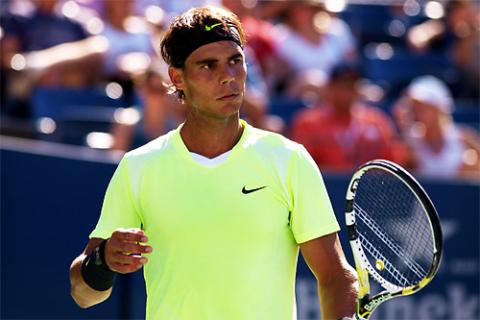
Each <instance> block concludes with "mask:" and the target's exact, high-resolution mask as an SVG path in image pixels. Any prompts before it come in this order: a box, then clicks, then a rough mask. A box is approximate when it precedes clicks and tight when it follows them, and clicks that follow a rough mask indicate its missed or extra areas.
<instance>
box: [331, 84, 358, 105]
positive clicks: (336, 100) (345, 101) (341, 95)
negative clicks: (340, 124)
mask: <svg viewBox="0 0 480 320" xmlns="http://www.w3.org/2000/svg"><path fill="white" fill-rule="evenodd" d="M327 92H328V97H329V101H330V103H331V104H332V105H333V106H334V107H335V108H337V109H341V110H344V111H347V110H349V109H350V107H351V106H352V105H353V103H354V102H355V101H356V99H357V96H358V92H357V80H356V79H343V78H342V79H337V80H335V81H332V82H330V83H329V84H328V86H327Z"/></svg>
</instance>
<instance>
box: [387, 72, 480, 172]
mask: <svg viewBox="0 0 480 320" xmlns="http://www.w3.org/2000/svg"><path fill="white" fill-rule="evenodd" d="M452 109H453V99H452V97H451V94H450V92H449V90H448V88H447V87H446V85H445V84H444V83H443V82H442V81H440V80H439V79H437V78H435V77H433V76H422V77H419V78H416V79H414V80H413V81H412V82H411V84H410V85H409V86H408V88H407V89H406V91H405V94H404V96H403V97H401V98H400V99H399V101H398V102H397V103H396V104H395V106H394V109H393V110H394V112H393V113H394V115H395V119H396V122H397V124H398V126H399V127H400V129H401V133H402V136H403V138H404V140H405V141H406V142H407V143H408V145H409V147H410V148H411V150H412V156H413V168H415V169H416V170H418V173H420V174H424V175H430V176H437V177H458V176H460V177H466V178H476V179H479V178H480V137H479V136H478V134H477V133H476V132H475V131H474V130H473V129H470V128H466V127H460V126H459V125H456V124H455V123H454V122H453V119H452V115H451V113H452Z"/></svg>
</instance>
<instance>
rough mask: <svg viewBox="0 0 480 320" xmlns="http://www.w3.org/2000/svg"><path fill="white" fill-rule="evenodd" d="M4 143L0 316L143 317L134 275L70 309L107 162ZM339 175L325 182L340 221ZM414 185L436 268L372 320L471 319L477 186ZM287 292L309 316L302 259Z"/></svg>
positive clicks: (312, 289)
mask: <svg viewBox="0 0 480 320" xmlns="http://www.w3.org/2000/svg"><path fill="white" fill-rule="evenodd" d="M13 145H14V143H5V139H4V138H2V147H1V149H0V156H1V163H0V164H1V167H0V169H1V186H2V187H1V194H0V195H1V207H0V208H1V261H0V262H1V314H0V318H2V319H4V318H12V319H15V318H16V319H19V318H22V319H33V318H35V319H39V318H44V319H46V318H48V319H80V318H84V319H85V318H88V319H92V318H95V319H112V318H114V319H118V318H129V319H133V318H143V317H144V315H145V305H144V304H145V287H144V284H143V277H142V274H141V272H137V273H135V274H132V275H129V276H121V277H119V279H118V280H119V281H118V282H117V284H116V286H115V290H114V293H113V294H112V297H110V299H109V300H108V301H106V302H104V303H102V304H100V305H98V306H95V307H93V308H90V309H87V310H82V309H80V308H79V307H77V306H76V305H75V303H74V302H73V300H72V299H71V297H70V294H69V279H68V268H69V265H70V263H71V261H72V259H73V258H74V257H75V256H76V255H78V254H79V253H80V252H81V251H82V250H83V248H84V246H85V244H86V242H87V236H88V233H89V232H90V231H91V230H92V228H93V227H94V225H95V223H96V221H97V219H98V214H99V211H100V207H101V203H102V198H103V194H104V192H105V189H106V186H107V183H108V181H109V179H110V177H111V175H112V173H113V171H114V169H115V162H114V161H110V160H108V159H103V158H102V157H100V158H98V157H91V156H85V152H84V149H79V148H70V149H68V150H67V151H66V152H63V153H62V154H57V155H55V156H54V155H45V154H42V153H44V152H45V151H46V149H51V148H52V144H48V143H47V144H45V143H43V144H41V145H40V147H38V144H35V145H27V146H25V147H12V146H13ZM52 150H53V149H52ZM77 150H83V151H81V152H79V151H77ZM49 153H51V152H50V151H49ZM99 159H100V160H101V161H99ZM102 159H103V160H102ZM348 179H349V178H348V177H347V176H331V175H326V176H325V181H326V185H327V188H328V191H329V194H330V196H331V199H332V203H333V206H334V209H335V212H337V215H338V219H339V221H340V223H341V224H343V202H344V193H345V190H346V186H347V184H348ZM421 182H422V184H423V185H424V187H425V189H426V190H427V192H428V193H429V194H430V195H431V197H432V200H433V202H434V203H435V204H436V206H437V209H438V211H439V214H440V216H441V219H442V223H443V227H444V233H445V257H444V261H443V264H442V268H441V270H440V273H439V275H438V278H436V279H435V280H434V281H433V282H432V284H431V285H429V286H428V287H427V288H426V289H425V290H424V291H422V292H420V293H419V294H417V295H414V296H412V297H407V298H400V299H397V300H394V301H393V302H390V303H385V304H384V306H382V307H380V309H379V310H378V311H377V313H376V315H375V317H374V318H377V319H478V318H480V310H479V292H480V289H479V280H480V278H479V252H480V247H479V232H478V231H479V230H478V228H479V212H480V201H479V197H480V186H479V185H478V184H473V183H466V182H464V183H461V182H452V181H434V180H425V179H423V180H421ZM341 239H342V240H343V241H342V242H343V245H344V249H345V253H346V255H347V257H350V256H351V253H350V249H349V247H348V244H347V243H346V242H345V240H344V239H345V234H343V233H341ZM296 292H297V304H298V308H297V309H298V318H299V319H319V318H320V312H319V309H318V302H317V298H316V284H315V281H314V279H313V277H312V275H311V274H310V272H309V271H308V268H307V267H306V265H305V263H304V262H303V261H302V260H300V262H299V266H298V276H297V286H296Z"/></svg>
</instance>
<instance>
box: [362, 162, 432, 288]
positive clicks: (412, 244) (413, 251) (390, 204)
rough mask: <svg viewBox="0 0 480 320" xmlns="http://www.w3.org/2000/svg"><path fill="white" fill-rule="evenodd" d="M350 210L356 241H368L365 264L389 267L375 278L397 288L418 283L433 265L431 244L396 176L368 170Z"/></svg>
mask: <svg viewBox="0 0 480 320" xmlns="http://www.w3.org/2000/svg"><path fill="white" fill-rule="evenodd" d="M354 208H355V216H356V217H358V220H357V231H358V233H359V235H360V238H361V239H368V244H367V242H366V241H364V240H363V242H362V247H364V249H365V251H366V255H367V259H368V261H369V264H370V265H373V266H375V263H376V261H377V260H381V261H382V263H384V264H386V265H391V266H389V267H388V268H384V269H383V270H377V272H378V274H379V275H380V276H381V277H383V278H384V279H385V280H387V281H389V282H390V283H393V284H395V285H397V286H407V285H412V284H415V283H418V282H419V281H420V280H422V279H423V278H424V277H425V276H426V274H427V272H428V271H427V270H429V268H430V266H431V264H432V262H433V252H434V250H433V246H434V244H433V237H432V232H431V228H430V223H429V220H428V217H427V215H426V213H425V209H424V207H423V205H422V203H421V202H420V201H419V200H418V198H417V196H416V195H415V193H414V192H413V191H412V190H411V189H410V188H409V187H408V186H407V185H406V184H405V183H404V182H403V181H402V180H400V179H399V178H397V177H396V176H394V175H392V174H390V173H387V172H385V171H383V170H380V169H371V170H369V171H367V172H366V173H365V174H364V175H363V176H362V178H361V179H360V181H359V184H358V187H357V192H356V196H355V199H354ZM366 248H368V249H366ZM372 248H374V249H375V250H373V249H372ZM379 252H381V253H382V256H379V255H378V253H379ZM397 271H398V273H399V274H401V277H400V276H398V274H397Z"/></svg>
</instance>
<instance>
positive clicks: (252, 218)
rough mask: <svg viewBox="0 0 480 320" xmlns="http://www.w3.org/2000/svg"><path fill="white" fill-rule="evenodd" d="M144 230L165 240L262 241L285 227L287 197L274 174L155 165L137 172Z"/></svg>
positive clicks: (282, 230) (245, 169)
mask: <svg viewBox="0 0 480 320" xmlns="http://www.w3.org/2000/svg"><path fill="white" fill-rule="evenodd" d="M138 191H139V202H140V207H141V212H142V215H143V219H144V223H145V230H147V232H148V231H149V230H150V232H155V233H157V234H161V235H162V237H163V238H164V239H163V240H164V241H175V239H180V238H181V239H185V238H188V239H192V241H201V242H205V241H207V243H205V244H207V245H208V241H211V242H212V243H213V242H215V241H218V239H222V241H232V243H234V242H237V241H243V240H247V239H246V238H248V240H252V238H253V239H256V240H258V241H261V240H262V239H265V238H268V237H270V236H272V235H273V234H276V233H279V232H285V230H286V229H287V228H288V211H289V210H288V207H289V205H288V196H287V194H286V192H285V187H284V185H283V183H282V181H281V179H280V178H279V177H278V176H276V175H275V174H269V173H268V172H267V173H265V171H260V170H255V168H252V167H251V166H245V167H244V168H242V170H233V168H228V166H227V167H221V168H213V169H207V168H201V167H199V166H197V167H195V166H192V167H186V168H176V167H173V166H170V167H169V168H163V169H162V168H158V170H154V171H152V172H149V174H145V175H143V176H141V177H140V183H139V190H138Z"/></svg>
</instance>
